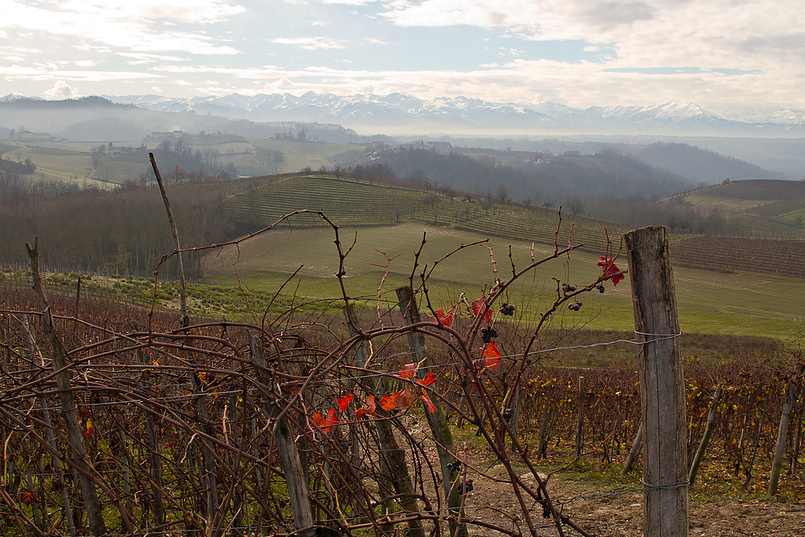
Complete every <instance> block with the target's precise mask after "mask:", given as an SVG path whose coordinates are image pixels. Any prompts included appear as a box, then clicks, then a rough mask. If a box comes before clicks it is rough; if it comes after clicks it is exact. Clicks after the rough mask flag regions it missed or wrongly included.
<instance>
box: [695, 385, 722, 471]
mask: <svg viewBox="0 0 805 537" xmlns="http://www.w3.org/2000/svg"><path fill="white" fill-rule="evenodd" d="M721 391H722V390H721V386H719V387H718V388H717V389H716V393H714V394H713V402H712V403H711V404H710V412H708V413H707V423H706V424H705V426H704V436H702V441H701V442H700V443H699V448H698V449H697V450H696V454H695V455H694V456H693V462H692V463H691V464H690V472H688V481H689V482H690V485H691V486H693V482H694V481H696V474H697V473H698V472H699V465H700V464H701V462H702V458H704V452H705V451H706V450H707V444H709V443H710V437H711V436H713V429H714V428H715V425H716V416H717V415H718V405H719V402H720V401H721Z"/></svg>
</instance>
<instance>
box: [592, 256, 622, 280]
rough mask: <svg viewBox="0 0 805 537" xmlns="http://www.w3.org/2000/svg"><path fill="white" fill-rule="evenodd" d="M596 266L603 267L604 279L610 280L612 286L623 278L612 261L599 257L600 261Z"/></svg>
mask: <svg viewBox="0 0 805 537" xmlns="http://www.w3.org/2000/svg"><path fill="white" fill-rule="evenodd" d="M598 266H599V267H603V269H604V279H605V280H609V279H611V280H612V285H618V282H619V281H621V280H622V279H623V278H624V276H623V274H622V273H621V269H619V268H618V267H617V266H616V265H615V262H614V260H612V259H609V258H607V257H604V256H601V261H599V262H598Z"/></svg>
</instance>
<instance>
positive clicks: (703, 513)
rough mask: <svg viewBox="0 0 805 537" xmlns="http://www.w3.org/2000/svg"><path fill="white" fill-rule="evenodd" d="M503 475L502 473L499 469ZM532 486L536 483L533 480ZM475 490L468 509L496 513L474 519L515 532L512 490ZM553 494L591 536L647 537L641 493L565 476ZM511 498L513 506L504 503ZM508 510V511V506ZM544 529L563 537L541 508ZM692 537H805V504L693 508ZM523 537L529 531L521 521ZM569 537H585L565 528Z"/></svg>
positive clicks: (695, 504)
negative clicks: (608, 488) (609, 488)
mask: <svg viewBox="0 0 805 537" xmlns="http://www.w3.org/2000/svg"><path fill="white" fill-rule="evenodd" d="M500 470H502V467H501V468H500ZM529 477H530V478H531V479H532V481H533V477H531V476H529ZM474 484H475V487H474V490H473V491H472V492H471V493H470V494H469V496H468V497H467V505H468V506H477V507H480V506H483V505H490V506H492V504H496V506H493V507H495V508H494V509H493V508H482V509H478V510H476V511H475V516H477V517H479V518H482V519H483V520H486V521H488V522H491V523H494V524H500V525H501V526H502V527H506V528H513V527H514V526H515V525H516V524H517V523H518V522H517V521H513V520H511V518H510V517H507V516H505V515H504V514H503V513H504V511H508V512H510V513H514V512H516V511H517V509H516V507H517V506H516V505H515V502H514V498H513V496H512V492H511V487H510V486H509V485H506V484H502V483H495V482H494V481H492V480H489V479H484V478H481V479H477V478H476V479H475V480H474ZM548 490H549V492H550V494H551V495H552V498H553V499H555V500H556V504H557V505H558V506H561V508H562V510H563V513H564V514H566V515H567V516H569V517H570V518H571V519H572V520H573V521H574V522H575V523H576V524H578V525H579V526H580V527H582V528H583V529H584V530H585V531H586V532H588V533H589V534H594V535H596V536H599V537H604V536H606V537H640V536H641V535H642V522H643V504H642V500H643V498H642V491H641V490H640V489H639V487H629V488H626V489H622V490H619V491H615V492H612V491H601V490H597V489H596V488H595V487H594V486H592V485H590V484H587V483H583V482H578V481H572V480H563V479H562V477H561V474H558V475H555V476H552V477H551V478H550V481H549V486H548ZM504 498H510V500H504ZM507 504H508V509H506V505H507ZM532 513H533V515H534V521H535V523H536V524H539V526H540V529H539V535H545V536H555V535H558V532H557V530H556V527H555V526H554V525H553V524H552V523H551V521H550V520H545V519H543V518H542V508H541V506H540V505H537V506H536V508H535V509H534V510H533V511H532ZM689 518H690V524H689V528H690V530H689V536H690V537H733V536H734V537H738V536H740V537H760V536H767V535H770V536H775V537H799V536H805V504H803V503H798V504H788V503H780V502H773V501H764V500H745V499H730V498H718V499H713V500H706V501H695V500H691V501H690V503H689ZM519 523H520V527H521V530H522V531H523V534H526V535H527V534H528V532H527V531H526V527H525V525H524V524H522V521H519ZM563 531H564V532H565V535H567V536H568V537H572V536H578V535H580V534H579V533H578V532H576V531H574V530H573V529H571V528H567V527H565V528H564V530H563ZM471 534H472V535H478V536H480V535H499V534H500V533H499V532H493V531H488V530H484V529H483V528H477V527H476V528H475V529H473V530H472V531H471Z"/></svg>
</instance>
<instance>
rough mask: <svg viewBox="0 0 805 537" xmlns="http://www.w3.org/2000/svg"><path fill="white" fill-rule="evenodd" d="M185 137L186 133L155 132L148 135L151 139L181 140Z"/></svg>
mask: <svg viewBox="0 0 805 537" xmlns="http://www.w3.org/2000/svg"><path fill="white" fill-rule="evenodd" d="M182 136H184V131H162V132H160V131H154V132H152V133H151V134H149V135H148V137H149V138H164V139H168V140H169V139H171V138H181V137H182Z"/></svg>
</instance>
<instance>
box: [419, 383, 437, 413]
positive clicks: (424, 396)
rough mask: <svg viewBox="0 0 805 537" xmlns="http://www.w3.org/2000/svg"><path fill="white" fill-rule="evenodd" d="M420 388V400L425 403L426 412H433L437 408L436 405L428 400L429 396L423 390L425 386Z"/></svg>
mask: <svg viewBox="0 0 805 537" xmlns="http://www.w3.org/2000/svg"><path fill="white" fill-rule="evenodd" d="M420 390H422V402H423V403H425V408H427V409H428V412H430V413H431V414H433V413H434V412H436V410H437V408H436V405H434V404H433V401H431V400H430V396H428V394H427V392H425V388H420Z"/></svg>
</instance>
